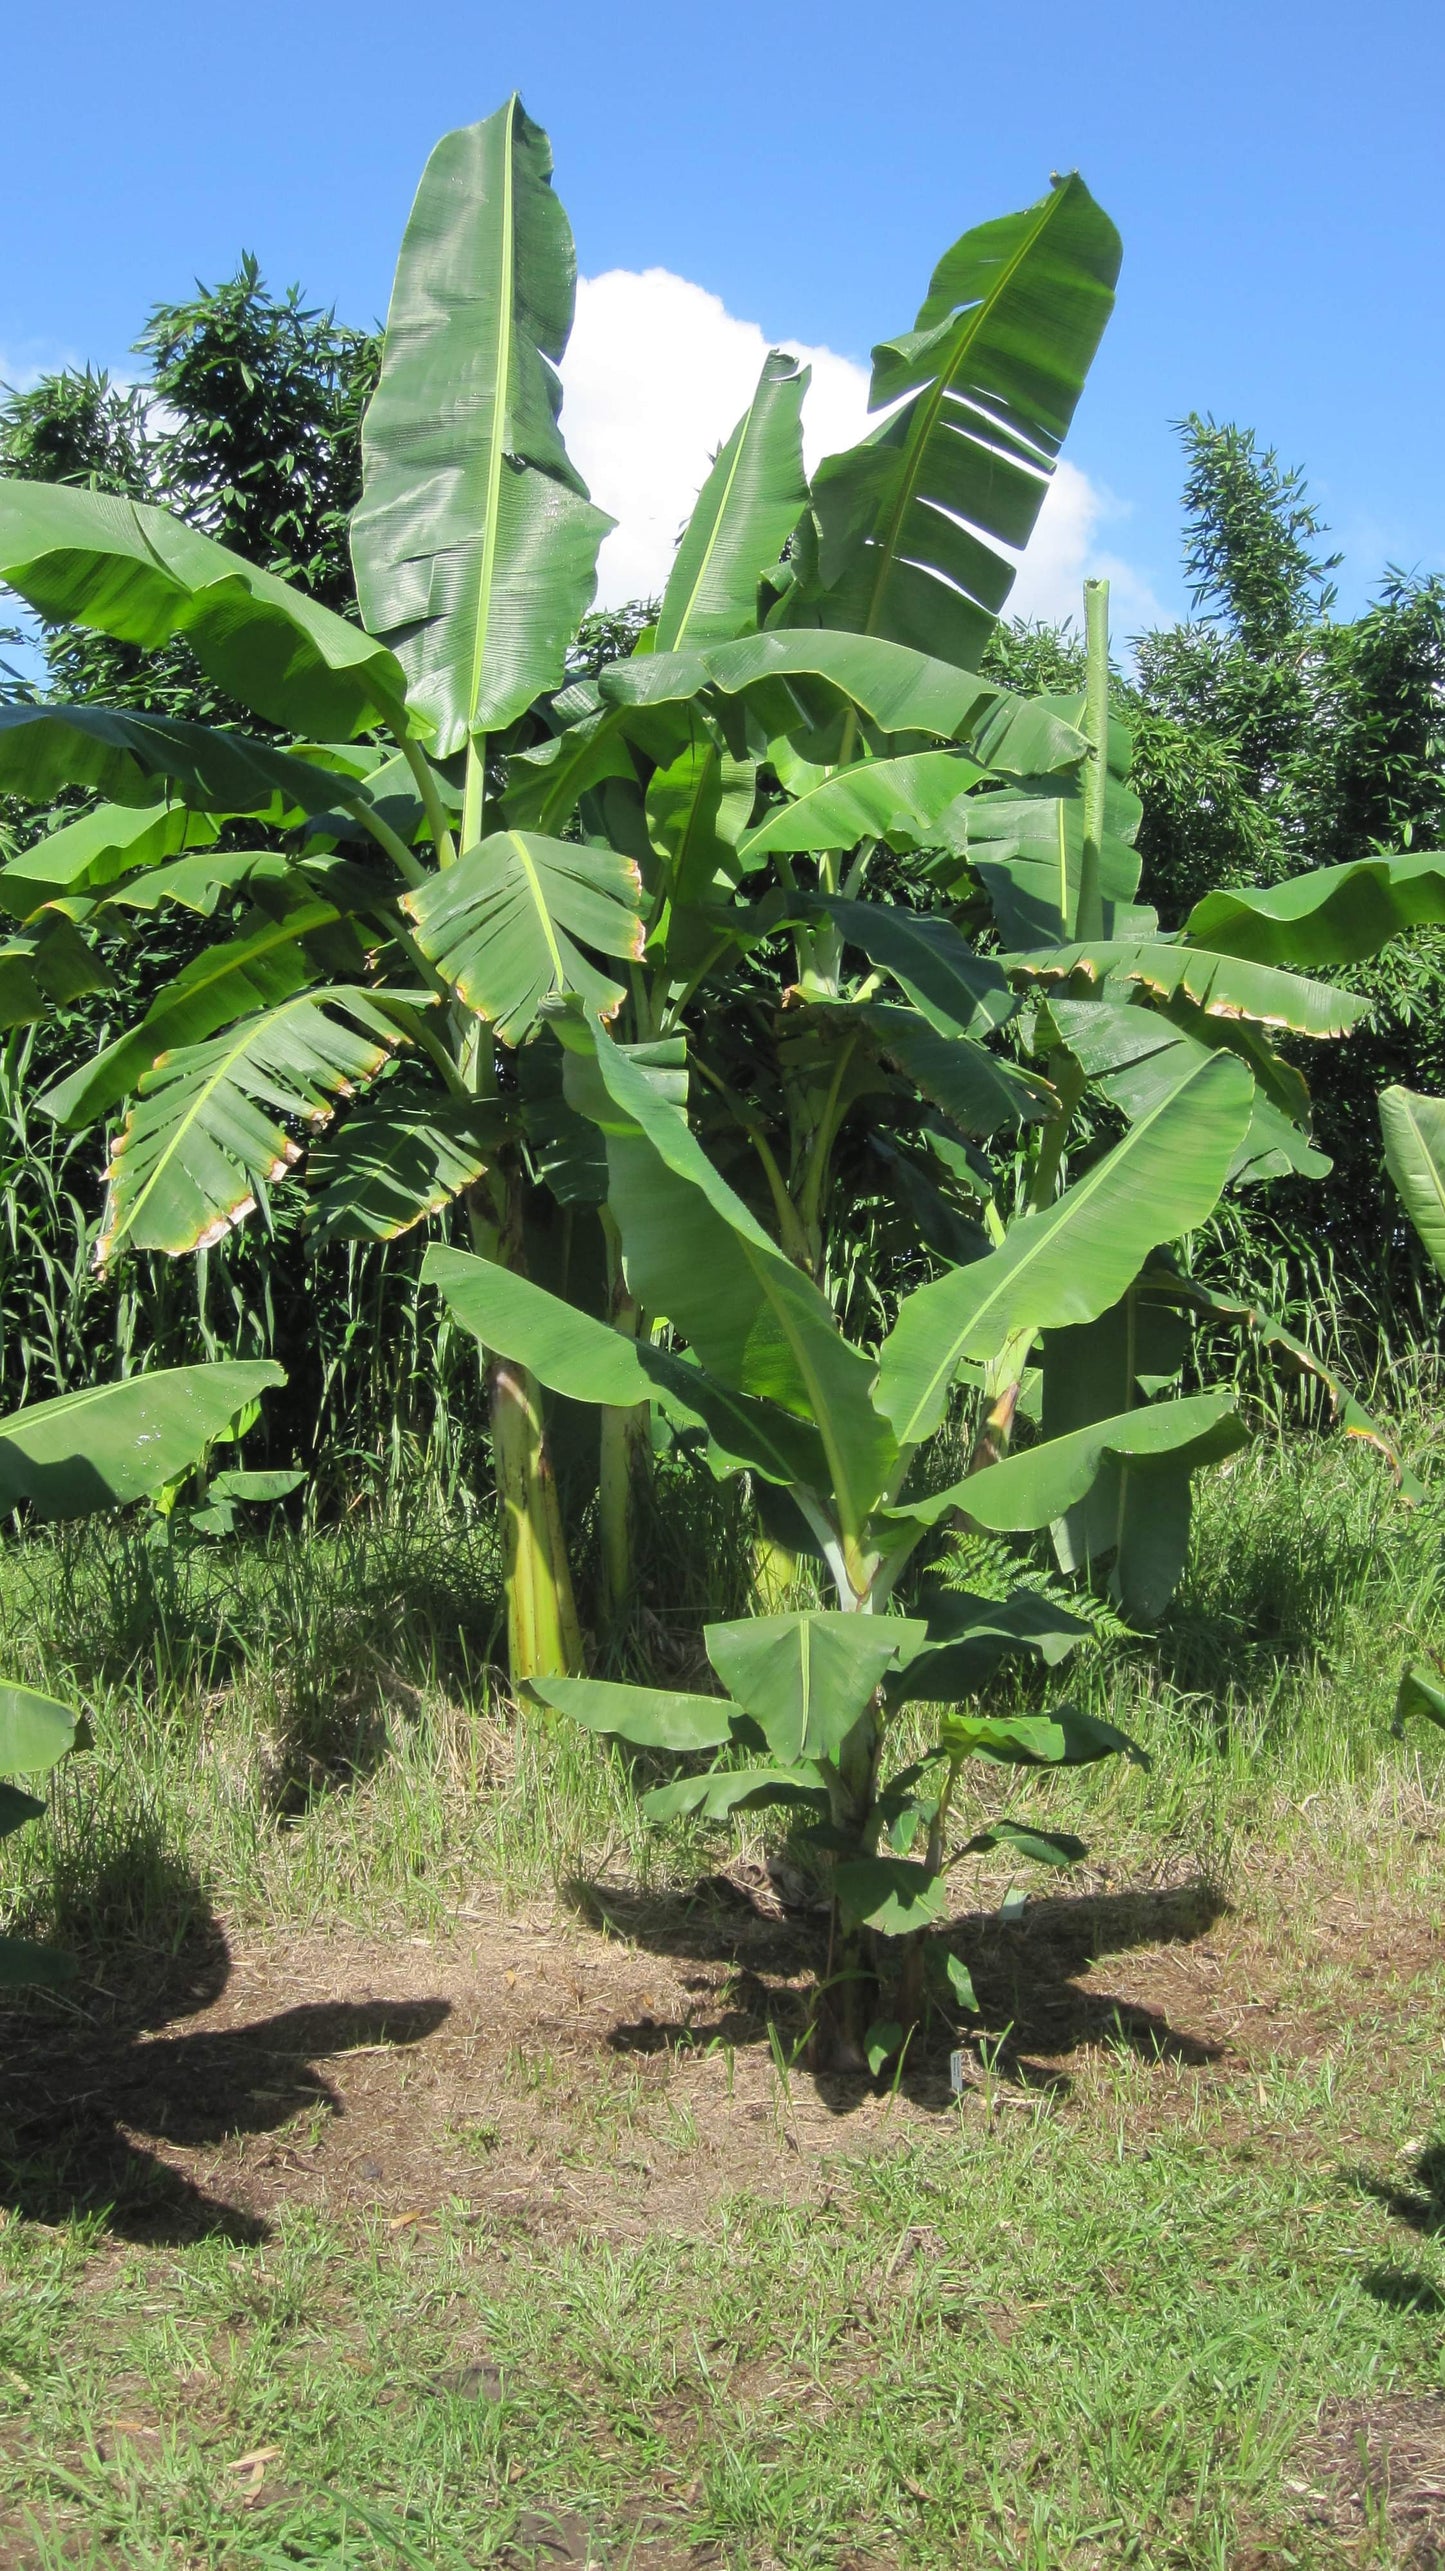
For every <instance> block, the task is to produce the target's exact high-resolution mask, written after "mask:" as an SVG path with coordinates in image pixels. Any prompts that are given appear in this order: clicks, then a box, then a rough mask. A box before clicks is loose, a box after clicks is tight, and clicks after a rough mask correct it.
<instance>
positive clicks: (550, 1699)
mask: <svg viewBox="0 0 1445 2571" xmlns="http://www.w3.org/2000/svg"><path fill="white" fill-rule="evenodd" d="M529 1685H530V1687H531V1692H532V1694H533V1695H534V1696H538V1697H540V1698H541V1700H542V1703H543V1704H544V1705H550V1706H551V1707H552V1710H553V1712H554V1713H557V1714H566V1715H568V1716H570V1718H571V1720H572V1721H573V1722H574V1723H582V1724H585V1726H586V1728H587V1730H588V1731H589V1732H612V1733H615V1734H616V1736H617V1738H618V1739H619V1740H623V1741H632V1742H635V1743H636V1745H637V1747H638V1748H639V1749H647V1750H716V1749H720V1748H721V1746H722V1744H723V1742H724V1741H727V1740H730V1739H731V1737H732V1727H733V1724H734V1722H735V1721H736V1720H737V1715H738V1708H737V1706H736V1705H730V1704H729V1703H728V1701H727V1698H726V1697H725V1696H689V1695H687V1694H685V1693H682V1692H681V1691H679V1690H678V1689H676V1688H671V1687H623V1686H620V1685H618V1684H617V1683H616V1682H615V1681H614V1680H612V1679H605V1678H534V1679H532V1680H530V1681H529Z"/></svg>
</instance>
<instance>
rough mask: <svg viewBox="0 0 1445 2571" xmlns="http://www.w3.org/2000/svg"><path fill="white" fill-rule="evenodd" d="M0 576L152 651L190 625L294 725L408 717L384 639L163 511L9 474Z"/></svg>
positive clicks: (199, 645) (247, 700)
mask: <svg viewBox="0 0 1445 2571" xmlns="http://www.w3.org/2000/svg"><path fill="white" fill-rule="evenodd" d="M0 580H3V581H4V582H6V583H7V584H8V586H9V587H10V588H11V589H15V590H18V591H19V593H20V595H21V597H22V598H25V599H28V601H29V603H30V605H31V606H32V607H34V608H36V609H37V610H38V612H39V613H40V614H41V615H42V616H45V617H48V618H49V619H50V620H51V621H52V622H53V623H56V624H76V625H91V626H94V627H95V628H96V629H97V630H98V631H99V632H100V633H102V634H114V635H116V636H117V637H118V639H119V640H120V641H122V642H126V643H135V644H138V645H139V646H140V647H141V649H142V650H147V651H154V650H155V649H156V648H157V646H158V645H160V644H161V643H166V642H169V641H170V639H171V636H172V635H173V634H182V635H184V637H185V639H186V642H187V643H188V645H189V646H190V649H191V650H192V651H193V652H194V653H195V656H196V658H197V660H198V661H199V662H200V664H201V667H202V668H203V669H204V670H206V671H207V672H208V673H209V674H210V676H211V677H212V678H214V679H215V680H216V681H217V682H218V684H219V685H220V686H222V687H223V688H225V689H226V691H227V693H228V695H231V696H234V697H236V698H238V699H239V701H240V703H241V704H242V705H249V706H250V707H251V708H252V710H253V711H254V712H255V713H257V714H264V715H265V716H266V718H267V720H268V721H269V722H272V723H279V724H281V725H282V726H283V727H284V729H285V730H286V731H288V732H303V733H305V732H310V733H315V734H316V735H317V736H318V738H320V739H321V740H328V739H331V738H333V737H336V738H342V739H349V738H350V737H351V735H352V734H353V733H355V732H366V731H369V730H370V729H371V727H372V726H373V725H374V724H376V723H386V724H390V725H391V726H392V727H393V729H404V728H405V714H404V710H403V709H404V703H405V696H406V682H405V679H404V677H403V675H402V671H401V667H400V665H399V663H398V662H397V661H395V660H394V659H393V658H392V655H391V653H390V652H389V651H387V650H386V649H385V648H384V646H383V645H382V644H380V643H377V642H373V640H372V638H371V636H370V634H365V633H363V632H362V630H361V627H360V626H359V625H352V624H348V622H347V620H346V618H345V617H344V616H335V615H333V614H332V612H331V609H330V608H329V607H322V606H321V605H319V604H318V602H317V601H316V600H315V599H314V598H307V597H306V596H304V595H303V593H302V592H301V591H300V590H298V589H291V588H289V587H288V585H287V583H286V582H285V581H284V580H278V579H277V578H276V577H275V575H274V573H272V572H269V571H258V570H257V568H256V566H255V564H254V563H249V562H247V561H246V560H245V558H244V556H243V555H241V554H237V553H232V552H231V551H230V549H229V548H228V547H227V546H226V545H221V544H217V542H216V540H215V538H214V537H213V536H207V535H202V533H201V532H200V530H199V528H197V527H188V526H186V525H184V524H183V523H182V521H181V520H180V519H179V518H173V517H171V515H170V514H169V512H168V511H167V510H165V509H154V508H150V507H147V506H146V505H144V504H143V503H142V502H140V501H136V500H122V499H116V498H113V497H111V496H110V495H109V494H107V493H105V492H100V491H78V490H73V489H72V488H70V487H69V486H68V485H66V484H63V483H55V482H18V481H13V480H6V481H0Z"/></svg>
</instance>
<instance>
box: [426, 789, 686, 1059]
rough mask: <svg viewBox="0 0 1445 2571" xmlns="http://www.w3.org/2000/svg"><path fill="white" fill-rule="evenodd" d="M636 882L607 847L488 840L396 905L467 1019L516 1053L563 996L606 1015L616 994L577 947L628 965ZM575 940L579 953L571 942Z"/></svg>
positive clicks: (636, 920)
mask: <svg viewBox="0 0 1445 2571" xmlns="http://www.w3.org/2000/svg"><path fill="white" fill-rule="evenodd" d="M641 899H642V879H641V877H640V875H639V874H638V871H637V868H636V866H635V865H634V864H633V862H632V860H631V858H630V857H620V856H618V855H617V854H616V853H615V852H614V851H613V850H612V849H609V848H593V847H587V846H581V847H579V846H577V845H576V844H574V843H573V842H572V841H570V840H566V839H542V838H539V837H538V836H537V835H536V834H535V833H532V832H528V831H521V830H499V831H495V832H494V833H493V835H492V836H491V838H489V839H483V840H481V841H480V842H479V843H478V845H477V846H476V847H475V848H469V849H468V851H467V853H466V855H465V856H464V857H463V858H461V859H460V860H459V862H458V863H457V864H456V865H455V866H449V867H448V868H447V869H446V871H445V872H444V873H441V874H436V875H432V876H429V877H428V879H427V881H426V883H425V884H421V885H419V886H418V887H417V888H416V890H415V891H414V892H410V893H408V894H406V895H405V896H404V898H403V904H402V907H403V908H404V909H405V910H407V911H409V912H410V914H411V917H412V918H413V919H414V920H415V922H416V937H417V944H418V946H419V947H420V948H421V951H422V953H423V954H424V955H425V956H427V957H429V958H430V960H431V962H432V963H433V964H435V966H436V968H437V970H438V972H439V973H443V974H445V976H446V978H447V980H448V981H449V982H450V983H452V984H453V985H454V987H455V988H456V990H457V991H458V992H459V993H460V995H461V997H462V998H463V999H464V1000H465V1002H466V1004H467V1006H468V1008H469V1009H475V1011H476V1012H477V1015H478V1016H479V1017H481V1018H485V1019H487V1020H488V1021H489V1022H490V1023H491V1024H492V1025H494V1026H495V1027H496V1030H497V1033H498V1035H499V1036H500V1037H501V1039H502V1041H503V1043H504V1044H513V1045H515V1044H520V1043H522V1042H523V1040H524V1039H525V1038H526V1037H527V1036H529V1035H530V1034H531V1033H532V1031H533V1029H534V1028H535V1026H536V1024H537V1019H538V1014H539V1012H540V1009H541V1005H542V1002H543V1001H544V1000H549V999H555V998H557V997H558V996H560V995H561V994H562V993H565V992H575V993H576V994H577V996H578V998H579V999H580V1000H582V1001H583V1002H584V1004H585V1005H586V1007H587V1008H588V1009H591V1010H595V1011H598V1012H600V1013H601V1014H602V1015H603V1016H606V1017H611V1016H613V1015H614V1014H615V1012H616V1011H617V1009H618V1008H619V1007H620V1006H621V1003H622V1001H623V999H624V998H625V996H626V995H625V993H624V991H623V989H622V986H621V984H620V983H617V982H614V981H612V980H611V979H610V977H609V976H608V975H607V974H605V973H599V971H598V970H597V967H596V966H595V965H594V964H591V963H589V961H588V959H587V957H586V955H584V954H583V952H582V947H583V946H587V947H593V948H595V949H596V950H597V951H598V952H599V953H600V954H603V955H618V956H626V957H631V958H633V959H637V958H640V957H641V954H642V951H643V937H644V931H643V925H642V919H641V915H640V910H639V905H640V903H641ZM577 940H580V941H581V945H580V946H579V945H578V944H577V943H576V941H577Z"/></svg>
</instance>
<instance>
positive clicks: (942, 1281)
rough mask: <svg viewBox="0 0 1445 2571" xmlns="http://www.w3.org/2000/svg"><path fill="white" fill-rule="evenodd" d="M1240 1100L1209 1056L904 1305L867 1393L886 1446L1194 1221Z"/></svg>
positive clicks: (1243, 1084) (1114, 1289)
mask: <svg viewBox="0 0 1445 2571" xmlns="http://www.w3.org/2000/svg"><path fill="white" fill-rule="evenodd" d="M1253 1094H1254V1092H1253V1083H1252V1081H1251V1080H1250V1077H1249V1074H1248V1072H1247V1071H1246V1070H1245V1068H1244V1065H1243V1064H1242V1063H1240V1062H1237V1061H1235V1060H1234V1058H1233V1056H1232V1055H1223V1054H1221V1055H1212V1056H1211V1057H1210V1058H1209V1060H1208V1061H1206V1062H1204V1063H1202V1064H1200V1065H1198V1066H1197V1067H1196V1068H1195V1069H1193V1070H1191V1071H1190V1072H1189V1073H1188V1074H1186V1076H1185V1078H1184V1079H1183V1080H1182V1081H1181V1082H1180V1084H1179V1086H1178V1088H1177V1089H1175V1090H1173V1091H1171V1092H1170V1094H1169V1095H1168V1097H1166V1098H1165V1099H1164V1100H1163V1101H1162V1102H1161V1103H1160V1105H1159V1106H1158V1107H1156V1108H1155V1109H1154V1110H1153V1112H1152V1113H1151V1114H1150V1115H1148V1116H1142V1117H1140V1119H1139V1121H1138V1123H1137V1124H1135V1125H1133V1126H1131V1128H1130V1130H1129V1131H1128V1132H1127V1133H1126V1134H1125V1135H1124V1136H1123V1137H1122V1139H1121V1140H1120V1141H1119V1142H1117V1143H1116V1144H1115V1145H1114V1147H1113V1149H1112V1150H1111V1151H1108V1152H1106V1153H1104V1154H1103V1155H1102V1157H1101V1158H1100V1159H1099V1160H1097V1161H1096V1162H1095V1163H1094V1165H1093V1167H1092V1168H1091V1169H1089V1170H1088V1171H1086V1172H1085V1174H1084V1176H1083V1177H1082V1178H1080V1179H1076V1180H1075V1181H1074V1183H1073V1184H1072V1186H1070V1187H1067V1188H1065V1190H1064V1192H1063V1194H1062V1195H1061V1196H1060V1197H1059V1198H1058V1199H1057V1201H1056V1202H1055V1203H1054V1204H1053V1205H1052V1206H1050V1207H1049V1209H1048V1211H1047V1212H1046V1213H1040V1214H1027V1215H1024V1216H1023V1217H1021V1218H1020V1220H1019V1221H1018V1222H1016V1223H1015V1224H1014V1225H1013V1226H1012V1227H1011V1229H1010V1231H1009V1234H1008V1237H1007V1239H1006V1240H1005V1241H1004V1243H1003V1245H1002V1247H1001V1248H999V1249H997V1250H994V1251H992V1252H991V1253H990V1254H989V1256H988V1257H987V1258H986V1259H977V1260H975V1261H974V1263H973V1265H972V1266H971V1267H967V1268H959V1269H955V1270H954V1271H953V1273H952V1274H951V1275H948V1276H944V1277H940V1278H937V1279H936V1280H935V1281H934V1282H933V1283H932V1284H931V1285H925V1286H920V1287H918V1288H917V1289H916V1291H915V1292H914V1293H913V1294H911V1295H909V1296H908V1297H906V1299H905V1301H904V1302H903V1304H902V1305H901V1307H900V1309H899V1314H898V1319H897V1321H896V1322H895V1324H894V1327H893V1329H892V1331H891V1333H890V1334H889V1337H888V1338H887V1339H886V1340H885V1341H884V1344H883V1349H882V1353H881V1356H880V1360H879V1369H878V1388H877V1396H876V1398H877V1403H878V1407H879V1409H880V1410H882V1411H883V1412H884V1413H885V1414H886V1416H887V1417H888V1418H889V1419H890V1420H891V1421H892V1423H893V1426H894V1430H895V1432H896V1434H897V1437H898V1442H899V1444H900V1446H913V1445H916V1444H917V1443H918V1442H919V1440H920V1439H921V1438H924V1437H929V1436H931V1435H932V1434H933V1431H934V1430H935V1429H936V1428H937V1427H938V1425H939V1423H940V1421H941V1420H942V1418H943V1415H944V1411H945V1409H946V1407H947V1402H948V1394H949V1388H950V1386H951V1385H952V1383H953V1381H954V1379H955V1377H956V1375H957V1372H958V1368H959V1365H960V1364H961V1362H962V1361H963V1360H964V1359H965V1358H988V1357H991V1356H993V1355H994V1354H995V1353H996V1351H997V1350H998V1349H1000V1348H1001V1347H1002V1346H1003V1343H1004V1341H1005V1339H1006V1338H1008V1337H1009V1336H1010V1335H1011V1334H1012V1333H1014V1332H1016V1331H1019V1330H1023V1329H1035V1330H1049V1329H1058V1328H1060V1327H1062V1326H1063V1325H1064V1324H1065V1323H1068V1322H1077V1321H1092V1320H1093V1319H1094V1318H1095V1317H1096V1315H1097V1314H1099V1313H1101V1312H1104V1311H1107V1309H1108V1307H1109V1305H1110V1304H1111V1303H1117V1301H1118V1299H1119V1297H1120V1295H1121V1294H1122V1293H1123V1291H1124V1289H1125V1287H1126V1286H1127V1285H1128V1284H1129V1283H1130V1282H1131V1280H1132V1279H1133V1277H1134V1276H1135V1275H1136V1274H1137V1272H1138V1270H1139V1269H1140V1267H1142V1265H1143V1263H1144V1260H1145V1259H1146V1258H1147V1256H1148V1254H1149V1252H1150V1250H1151V1249H1153V1248H1154V1247H1155V1246H1156V1244H1157V1243H1159V1242H1161V1241H1169V1240H1173V1239H1175V1238H1177V1236H1178V1235H1179V1234H1180V1233H1182V1232H1187V1231H1189V1230H1190V1229H1191V1228H1192V1226H1193V1225H1195V1224H1196V1223H1201V1222H1203V1220H1204V1218H1205V1216H1206V1215H1207V1214H1208V1213H1209V1212H1210V1211H1211V1209H1212V1208H1213V1206H1214V1205H1215V1204H1216V1203H1217V1202H1218V1198H1219V1194H1220V1190H1221V1188H1222V1187H1223V1185H1224V1180H1225V1176H1226V1173H1227V1171H1228V1169H1229V1165H1230V1162H1231V1160H1232V1158H1233V1155H1234V1152H1235V1149H1236V1147H1237V1145H1238V1143H1239V1141H1240V1139H1241V1137H1242V1135H1243V1133H1244V1130H1245V1127H1246V1125H1247V1123H1248V1120H1249V1113H1250V1106H1251V1102H1252V1099H1253ZM1054 1514H1058V1512H1054ZM1035 1523H1039V1522H1038V1521H1035Z"/></svg>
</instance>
